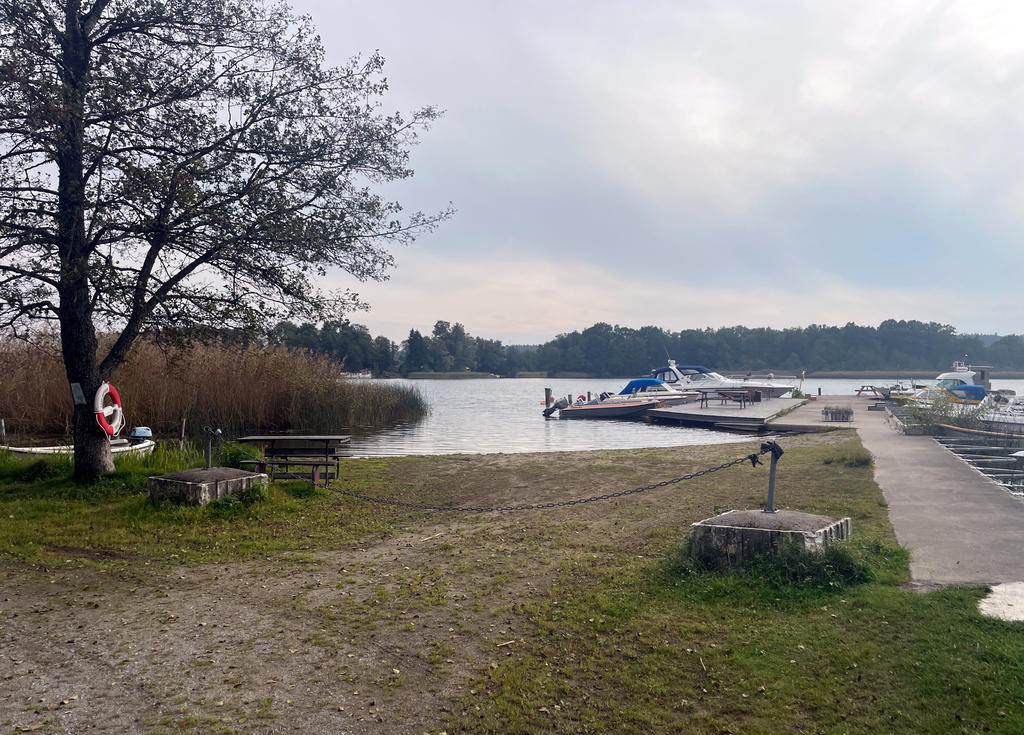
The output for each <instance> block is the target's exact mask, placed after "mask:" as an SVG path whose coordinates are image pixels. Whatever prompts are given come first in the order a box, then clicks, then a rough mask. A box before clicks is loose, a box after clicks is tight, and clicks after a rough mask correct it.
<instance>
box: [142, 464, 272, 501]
mask: <svg viewBox="0 0 1024 735" xmlns="http://www.w3.org/2000/svg"><path fill="white" fill-rule="evenodd" d="M267 482H268V479H267V476H266V475H265V474H262V473H257V472H247V471H246V470H239V469H235V468H234V467H211V468H210V469H204V468H200V469H195V470H185V471H183V472H174V473H172V474H170V475H160V476H157V477H150V478H149V481H148V482H147V483H146V489H147V490H148V491H149V497H150V499H152V500H172V501H174V502H177V503H187V504H189V505H205V504H207V503H210V502H212V501H214V500H219V499H220V498H223V497H226V496H228V495H237V494H239V493H242V492H245V491H246V490H250V489H252V488H259V487H262V489H263V490H266V487H267Z"/></svg>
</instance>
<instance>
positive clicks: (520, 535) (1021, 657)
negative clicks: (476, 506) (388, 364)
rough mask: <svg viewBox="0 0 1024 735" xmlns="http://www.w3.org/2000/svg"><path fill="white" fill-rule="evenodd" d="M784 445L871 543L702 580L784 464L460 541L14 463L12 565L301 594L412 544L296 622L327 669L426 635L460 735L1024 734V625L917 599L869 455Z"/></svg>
mask: <svg viewBox="0 0 1024 735" xmlns="http://www.w3.org/2000/svg"><path fill="white" fill-rule="evenodd" d="M784 443H785V444H786V446H785V449H786V452H785V455H784V456H783V457H782V459H781V460H780V463H779V476H778V486H777V491H776V493H777V494H776V502H777V503H778V504H779V506H780V507H798V508H799V509H800V510H803V511H806V512H809V513H820V514H824V515H831V516H833V517H844V516H849V517H851V518H852V519H853V537H852V539H850V540H849V541H847V542H844V543H842V544H837V545H834V546H833V547H831V548H830V550H829V551H828V553H827V554H826V555H824V556H821V557H807V556H805V555H803V554H800V553H795V552H793V551H788V552H787V553H784V554H781V555H779V556H778V557H777V558H775V559H773V560H767V561H766V560H759V561H754V562H752V563H750V564H748V565H747V566H746V567H744V568H742V569H739V570H734V571H731V572H726V573H719V572H712V571H707V570H705V569H703V568H702V567H701V566H700V565H699V564H696V563H695V562H694V561H693V560H692V559H691V557H690V555H689V553H688V550H687V546H686V537H687V534H686V531H687V528H688V526H689V523H691V522H693V521H695V520H698V519H700V518H702V517H708V516H710V515H712V513H713V511H714V508H715V507H719V508H736V507H757V505H758V504H759V503H761V502H763V501H764V495H765V489H766V488H765V480H766V471H765V468H764V467H758V468H752V467H750V466H749V463H746V464H743V465H740V466H737V467H735V468H733V469H730V470H727V471H723V472H721V473H715V474H712V475H706V476H702V477H700V478H697V479H695V480H693V481H691V482H688V483H683V484H681V485H678V486H674V487H672V488H666V489H662V490H659V491H655V492H652V493H649V494H640V495H635V496H631V497H629V498H622V499H619V500H615V501H610V502H609V503H607V504H591V505H586V506H579V507H574V508H571V509H563V510H561V511H552V512H550V513H549V512H544V513H536V514H524V515H519V516H514V517H510V516H508V515H502V516H497V515H496V514H485V515H471V516H465V515H463V516H459V517H458V518H457V520H456V519H455V518H453V517H452V516H443V517H442V518H443V522H444V524H445V527H444V529H443V530H444V531H445V533H444V534H443V535H441V534H438V533H437V531H436V529H435V527H433V526H431V527H430V530H429V531H425V530H424V526H425V525H429V524H431V523H434V522H437V521H439V520H441V519H440V518H439V517H438V516H436V515H424V514H409V513H405V512H402V511H399V510H395V509H392V508H388V507H376V506H370V505H368V504H366V503H362V502H359V501H355V500H352V499H350V498H347V497H344V496H339V495H337V494H333V493H330V492H327V491H323V490H313V489H312V488H311V486H310V485H309V484H308V483H302V482H281V483H274V484H273V485H272V486H271V489H270V492H269V495H268V497H267V498H266V499H263V500H255V502H251V503H244V502H236V503H221V504H215V505H212V506H207V507H205V508H183V507H177V506H172V505H170V504H160V505H153V504H151V503H149V502H148V500H146V497H145V494H144V493H143V491H142V487H143V485H144V481H145V477H146V476H148V475H149V474H156V473H158V472H165V471H169V470H172V469H178V468H179V466H180V465H181V464H182V463H185V464H188V463H189V462H196V461H197V460H198V457H197V456H195V455H190V454H188V453H187V452H185V453H180V454H174V453H169V452H166V451H164V452H158V453H156V454H154V455H153V456H152V457H149V458H138V459H131V460H119V462H118V471H117V472H116V473H115V474H114V475H111V476H109V477H106V478H104V479H103V480H101V481H100V482H97V483H95V484H94V485H89V486H77V485H74V484H73V483H71V482H70V480H69V477H70V466H68V465H67V463H66V462H65V463H63V464H62V463H61V462H59V461H58V462H55V463H52V464H51V463H44V464H41V465H40V464H37V463H33V462H30V461H24V460H15V459H13V458H10V457H3V456H0V521H2V522H0V555H3V556H6V557H7V558H8V560H9V565H10V566H11V568H12V569H16V568H17V566H18V563H19V560H23V561H26V562H43V563H47V562H52V561H53V560H54V559H55V558H59V559H64V558H71V559H80V560H84V561H83V563H89V564H116V565H124V566H128V567H130V568H131V569H132V570H133V571H134V572H136V573H143V571H142V570H143V569H144V565H145V564H149V565H151V566H150V568H152V567H153V566H158V565H159V564H161V563H173V564H180V563H189V564H201V563H207V562H215V561H222V560H228V561H229V560H237V559H246V558H253V557H271V558H273V559H274V560H275V568H274V569H275V571H271V570H270V569H269V568H268V570H267V571H266V573H267V574H273V573H276V574H281V575H282V576H283V575H292V574H297V573H300V572H301V570H303V569H305V568H309V569H318V568H320V567H321V565H325V564H328V562H326V561H325V557H323V556H319V555H317V554H316V553H315V552H318V551H323V550H327V549H339V548H342V549H343V548H345V547H346V545H348V546H351V545H355V544H358V545H363V544H365V545H366V546H367V547H369V546H370V545H372V544H373V543H375V542H376V541H377V540H380V539H382V538H386V537H388V536H391V535H395V534H401V533H403V532H404V531H406V530H408V531H411V532H412V536H410V538H412V539H413V540H415V541H417V546H418V547H421V548H422V549H423V551H421V552H420V555H419V556H416V555H415V552H414V550H413V549H412V548H411V547H410V548H409V551H408V552H407V553H408V555H406V552H403V555H402V557H401V559H400V560H398V561H396V562H394V565H393V566H389V565H388V564H389V562H388V560H387V559H384V558H379V559H376V560H375V561H373V562H371V563H366V564H363V565H362V566H359V567H358V568H357V567H355V566H350V567H349V569H352V570H353V571H352V572H349V571H348V569H344V570H341V571H340V572H339V573H338V576H337V577H336V584H337V591H338V592H341V591H350V592H351V594H346V595H341V594H337V595H334V596H331V597H326V596H324V595H320V596H318V595H316V594H312V593H310V594H309V595H308V596H307V594H306V590H303V594H299V595H297V596H296V597H295V598H294V599H290V600H289V601H288V603H287V604H288V605H289V610H290V614H293V615H296V616H303V617H304V618H305V619H307V620H314V621H315V622H316V625H315V627H316V628H317V629H318V630H321V631H322V632H323V635H324V636H325V640H326V641H327V643H323V644H317V645H321V647H323V648H325V650H326V649H328V648H329V647H330V645H335V646H336V645H337V640H345V641H347V642H350V643H351V645H353V646H354V645H356V640H357V638H358V639H362V638H364V637H365V638H367V639H369V638H370V637H371V636H375V638H374V639H375V640H389V641H392V642H394V641H398V640H409V641H415V640H419V639H417V638H416V637H417V636H421V635H422V641H421V642H420V644H419V645H415V646H414V648H413V650H415V651H417V652H418V655H419V656H420V657H421V659H422V662H423V665H424V666H426V667H427V668H426V669H425V670H423V671H418V672H416V673H415V677H421V678H422V677H426V678H425V679H424V681H426V682H428V683H429V686H434V687H437V688H438V689H439V690H442V689H443V690H444V691H446V692H454V693H452V694H450V695H449V696H447V697H446V698H445V699H444V707H443V709H444V712H445V713H446V714H444V715H439V716H440V717H443V718H446V719H445V720H442V721H441V722H440V724H443V725H444V727H445V728H446V729H447V731H448V732H461V731H465V732H473V733H610V732H615V733H644V734H645V735H646V734H648V733H676V732H686V733H716V734H718V733H755V734H756V733H804V732H806V733H908V734H909V733H921V732H927V733H984V732H991V733H1006V734H1007V735H1009V734H1010V733H1019V732H1024V666H1021V661H1024V624H1022V623H1007V622H1003V621H998V620H992V619H988V618H984V617H982V616H981V615H979V613H978V612H977V607H976V605H977V601H978V599H979V598H980V597H981V596H982V595H984V593H985V590H984V589H983V588H962V587H949V588H945V589H942V590H940V591H937V592H931V593H929V594H925V595H921V594H917V593H915V592H912V591H909V590H908V589H905V588H904V587H903V586H902V585H903V583H904V582H906V581H907V580H908V579H909V572H908V564H907V554H906V552H905V550H903V549H901V548H900V547H899V546H898V545H897V544H896V539H895V535H894V533H893V530H892V527H891V525H890V524H889V520H888V509H887V507H886V504H885V501H884V498H883V496H882V494H881V492H880V491H879V490H878V487H877V486H876V485H875V484H874V481H873V478H872V471H873V470H872V467H871V461H870V455H869V454H868V453H867V452H865V451H864V449H863V447H862V446H861V445H860V443H859V441H857V439H856V438H855V435H853V434H852V433H850V432H843V431H837V432H833V433H830V434H828V435H819V436H817V437H806V438H804V439H801V440H799V441H797V440H795V439H794V440H790V441H789V442H784ZM749 451H750V449H749V447H747V448H743V447H739V448H738V447H735V446H733V447H719V448H696V449H688V450H675V449H653V450H621V451H615V452H599V453H588V454H586V455H567V457H568V458H569V459H567V460H566V461H562V462H558V463H543V464H542V465H540V464H538V459H537V458H536V457H529V456H523V457H521V458H514V457H513V458H509V457H504V458H488V457H486V456H484V457H479V458H473V459H468V458H465V457H416V458H388V459H375V460H352V461H347V462H345V463H344V467H343V472H342V476H343V482H344V484H345V487H346V488H348V489H351V490H355V491H358V492H362V493H366V494H369V495H374V496H389V497H402V498H405V499H409V500H418V501H424V502H435V503H439V504H453V503H454V504H459V503H463V502H466V501H467V499H468V500H469V501H472V500H473V499H475V498H478V497H490V496H487V493H493V492H495V491H496V489H498V488H505V487H508V488H516V487H527V486H528V487H529V488H531V492H534V493H535V495H533V496H531V497H534V498H537V499H540V498H549V497H552V498H553V497H582V496H586V495H591V494H598V493H600V492H607V491H609V490H614V489H624V488H627V487H633V486H640V485H645V484H648V483H650V482H652V481H655V480H659V479H665V478H669V477H678V476H681V475H683V474H687V473H690V472H693V471H695V470H697V469H701V468H705V467H708V466H712V465H715V464H718V463H719V462H721V461H723V460H726V459H731V458H733V457H735V456H737V455H740V456H742V454H744V453H745V452H749ZM573 460H575V461H573ZM435 535H436V536H437V538H434V536H435ZM428 537H429V538H431V539H433V540H432V541H431V542H430V544H429V545H424V544H423V542H424V541H426V538H428ZM400 548H401V549H406V546H405V545H402V546H400ZM428 549H429V551H427V550H428ZM12 557H13V561H10V560H11V559H12ZM378 566H379V567H380V568H379V569H377V568H376V567H378ZM385 571H386V572H388V573H384V572H385ZM526 581H528V582H529V586H528V587H526V586H524V585H525V583H526ZM332 589H334V587H332ZM506 628H507V629H508V632H506ZM448 631H453V632H451V633H448ZM512 631H514V632H512ZM332 636H334V638H332ZM332 640H333V641H334V643H331V641H332ZM506 644H507V645H506ZM498 645H501V646H502V647H501V648H498V647H497V646H498ZM368 650H376V649H375V648H373V646H370V647H369V649H368ZM399 668H400V669H401V672H400V673H394V671H393V670H392V669H391V668H385V669H384V670H383V671H382V672H381V671H375V672H374V673H373V675H374V676H377V677H378V678H379V681H378V682H377V685H378V686H379V687H381V688H383V689H387V690H388V691H390V692H392V693H393V696H395V697H398V698H400V697H401V696H402V693H403V692H410V693H413V692H414V691H416V690H418V689H419V688H420V683H421V682H420V679H419V678H414V674H413V669H410V671H409V679H408V680H406V679H405V673H406V668H407V667H406V666H404V665H403V666H401V667H399ZM456 672H458V673H456ZM462 672H469V673H468V676H469V680H468V681H467V680H466V679H465V678H459V679H457V680H455V684H457V685H458V686H453V685H452V680H451V679H447V678H445V677H448V676H459V677H463V676H464V675H463V673H462ZM431 676H436V677H438V678H436V679H431V678H430V677H431ZM414 684H415V686H414ZM355 686H356V685H355V684H353V687H354V688H355ZM359 686H360V688H362V687H363V685H359ZM424 686H427V684H424ZM459 686H461V687H462V688H461V689H460V688H459ZM396 701H397V702H399V704H398V705H397V706H401V700H400V699H398V700H396ZM252 709H253V712H252V713H251V714H252V716H254V717H255V718H256V719H257V720H261V719H262V720H269V719H271V718H273V717H274V716H275V713H274V711H273V708H272V702H271V700H270V699H262V700H259V701H258V702H256V703H254V704H253V705H252ZM440 709H441V708H439V710H440ZM437 729H440V728H437ZM431 731H433V730H431Z"/></svg>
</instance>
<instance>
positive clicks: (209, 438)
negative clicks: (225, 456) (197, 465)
mask: <svg viewBox="0 0 1024 735" xmlns="http://www.w3.org/2000/svg"><path fill="white" fill-rule="evenodd" d="M203 431H205V432H206V469H210V467H211V466H212V463H213V440H214V439H216V440H217V461H218V462H219V461H220V437H221V434H223V432H222V431H221V430H220V429H211V428H210V427H209V426H204V427H203Z"/></svg>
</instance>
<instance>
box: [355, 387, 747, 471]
mask: <svg viewBox="0 0 1024 735" xmlns="http://www.w3.org/2000/svg"><path fill="white" fill-rule="evenodd" d="M402 382H405V383H406V384H408V385H411V386H413V387H415V388H416V389H417V390H419V391H420V392H421V393H422V394H423V396H424V397H425V398H426V399H427V402H428V403H429V404H430V413H429V415H428V416H427V417H426V418H424V419H423V420H422V421H418V422H415V423H407V424H401V425H398V426H395V427H393V428H390V429H388V430H386V431H382V432H377V433H373V434H364V435H353V437H352V443H351V445H350V448H349V452H350V453H351V456H355V457H380V456H395V455H407V454H481V453H493V452H507V453H519V452H567V451H573V450H579V449H630V448H636V447H665V446H681V445H691V444H719V443H727V442H739V441H748V440H749V437H747V436H742V435H737V434H730V433H725V432H721V431H710V430H708V429H694V428H687V427H679V426H664V425H657V424H645V423H642V422H634V421H562V420H559V419H545V418H544V417H543V416H542V415H541V411H542V410H543V403H544V388H545V387H550V388H551V389H552V390H553V391H554V393H555V395H556V396H560V395H564V394H568V393H573V395H577V394H579V393H586V392H587V391H590V392H591V393H593V394H597V393H600V392H601V391H618V390H621V388H622V386H623V385H624V384H625V382H626V381H624V380H586V381H584V380H551V379H540V378H536V379H535V378H520V379H515V380H498V379H494V380H416V381H402Z"/></svg>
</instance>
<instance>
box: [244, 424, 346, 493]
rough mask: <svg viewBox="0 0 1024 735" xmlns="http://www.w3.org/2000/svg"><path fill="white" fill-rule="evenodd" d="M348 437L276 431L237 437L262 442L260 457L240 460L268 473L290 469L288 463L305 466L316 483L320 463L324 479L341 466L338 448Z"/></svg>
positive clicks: (290, 465) (318, 479)
mask: <svg viewBox="0 0 1024 735" xmlns="http://www.w3.org/2000/svg"><path fill="white" fill-rule="evenodd" d="M350 439H351V437H348V436H344V435H339V434H317V435H305V436H302V435H298V434H276V435H267V436H243V437H241V438H240V439H239V440H238V441H240V442H246V443H252V444H262V445H263V458H262V459H247V460H244V461H243V462H242V464H248V465H253V466H254V468H255V470H256V471H257V472H267V473H268V474H270V475H271V476H273V474H274V471H275V470H276V469H280V470H281V471H282V472H288V473H291V470H289V469H288V468H289V467H303V468H308V470H309V477H310V479H311V480H312V481H313V484H318V483H319V482H320V479H321V474H320V468H321V467H323V469H324V473H323V475H324V478H325V479H326V480H330V479H331V477H332V476H333V477H337V476H338V472H339V471H340V468H341V462H340V459H341V448H342V447H343V446H344V445H345V444H348V442H349V441H350ZM332 466H333V468H334V470H333V475H332V470H331V468H332ZM268 470H269V472H268Z"/></svg>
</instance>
